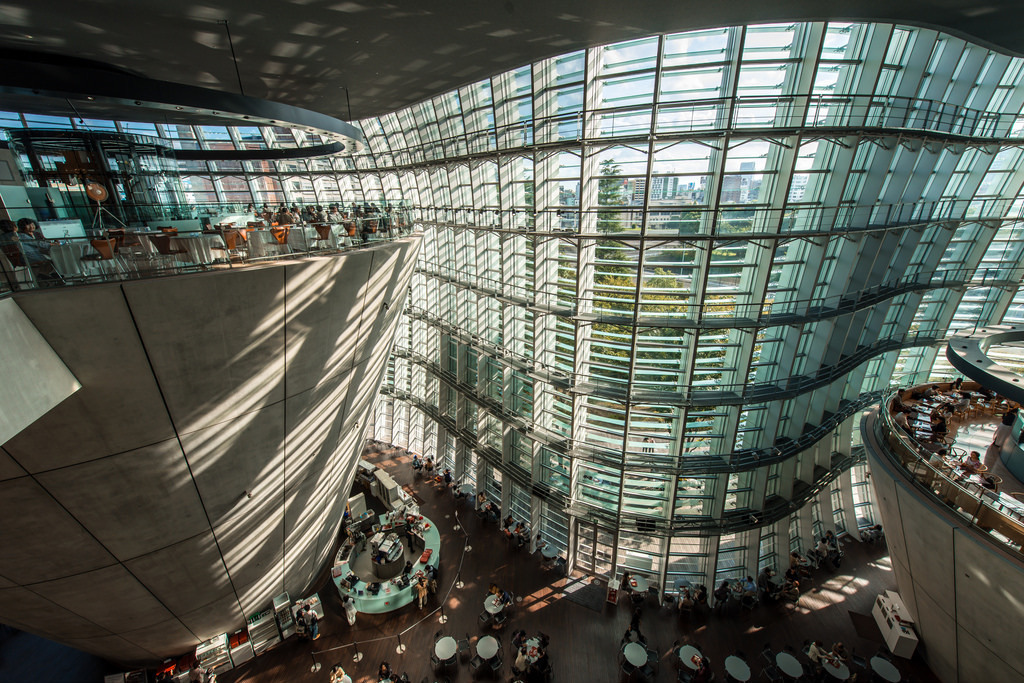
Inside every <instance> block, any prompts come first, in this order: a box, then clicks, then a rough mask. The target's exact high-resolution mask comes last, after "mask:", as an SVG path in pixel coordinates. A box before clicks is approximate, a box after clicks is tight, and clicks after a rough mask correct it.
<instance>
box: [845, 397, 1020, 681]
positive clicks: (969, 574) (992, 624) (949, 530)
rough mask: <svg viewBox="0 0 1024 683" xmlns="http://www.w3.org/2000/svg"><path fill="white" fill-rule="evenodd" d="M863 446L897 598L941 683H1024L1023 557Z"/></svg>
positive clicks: (868, 422) (869, 421)
mask: <svg viewBox="0 0 1024 683" xmlns="http://www.w3.org/2000/svg"><path fill="white" fill-rule="evenodd" d="M873 423H874V419H873V418H871V417H867V418H865V420H864V421H863V422H862V429H863V435H864V444H865V446H866V448H867V453H868V462H869V464H870V467H871V480H872V482H873V484H874V491H875V496H876V501H877V503H878V507H879V510H880V512H881V515H882V525H883V526H884V527H885V535H886V539H887V541H888V544H889V554H890V556H891V557H892V566H893V571H894V572H895V574H896V582H897V584H898V585H899V590H900V595H901V596H902V597H903V600H904V602H905V603H906V605H907V607H908V608H909V609H910V611H911V612H912V613H913V615H914V616H915V618H916V621H917V623H916V627H915V628H916V630H917V635H918V637H919V638H920V639H921V643H920V646H919V647H920V648H922V649H921V650H920V651H921V652H922V654H923V655H924V657H925V659H926V660H927V661H928V664H929V666H930V667H931V668H932V671H934V672H935V674H936V675H937V676H938V677H939V678H940V679H941V680H942V681H943V682H944V683H987V682H991V681H1020V680H1024V649H1022V648H1021V647H1020V634H1021V633H1024V590H1022V589H1024V558H1022V557H1021V555H1020V554H1019V553H1015V552H1012V551H1010V550H1009V549H1006V548H1005V547H1004V546H1001V545H1000V544H998V543H996V542H993V541H992V540H990V538H988V537H987V534H985V533H984V532H982V531H980V530H978V529H974V528H971V527H969V526H968V525H967V523H966V520H964V519H963V518H962V517H960V516H959V515H958V514H957V513H956V512H954V511H952V510H951V509H949V508H947V507H946V506H945V505H943V504H942V503H941V502H940V501H938V500H937V499H936V498H934V497H931V496H928V494H926V493H924V492H922V491H919V490H917V489H916V488H914V486H913V484H912V483H911V481H910V478H909V475H908V474H906V473H905V472H903V471H902V469H900V468H899V467H897V466H896V465H895V464H893V463H892V462H891V461H890V460H888V459H887V458H886V457H885V456H884V455H883V456H880V455H879V454H878V452H877V451H878V448H879V445H878V442H877V440H876V439H875V438H874V435H873V434H871V433H870V430H871V429H873Z"/></svg>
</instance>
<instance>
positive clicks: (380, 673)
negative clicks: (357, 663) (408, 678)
mask: <svg viewBox="0 0 1024 683" xmlns="http://www.w3.org/2000/svg"><path fill="white" fill-rule="evenodd" d="M377 680H378V681H389V680H391V665H390V664H388V663H387V662H386V661H384V662H381V663H380V668H378V669H377Z"/></svg>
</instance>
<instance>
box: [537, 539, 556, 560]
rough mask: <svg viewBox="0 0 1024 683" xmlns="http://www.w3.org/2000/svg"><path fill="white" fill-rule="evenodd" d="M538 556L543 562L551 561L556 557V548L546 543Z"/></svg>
mask: <svg viewBox="0 0 1024 683" xmlns="http://www.w3.org/2000/svg"><path fill="white" fill-rule="evenodd" d="M540 554H541V557H543V558H544V559H545V560H553V559H555V558H556V557H558V548H556V547H555V546H553V545H551V544H550V543H548V544H547V545H546V546H544V547H543V548H541V549H540Z"/></svg>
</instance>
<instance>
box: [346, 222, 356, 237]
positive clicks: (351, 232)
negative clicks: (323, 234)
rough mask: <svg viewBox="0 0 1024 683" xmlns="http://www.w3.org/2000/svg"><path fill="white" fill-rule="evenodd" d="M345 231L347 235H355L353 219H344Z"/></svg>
mask: <svg viewBox="0 0 1024 683" xmlns="http://www.w3.org/2000/svg"><path fill="white" fill-rule="evenodd" d="M345 231H346V232H347V233H348V236H349V237H355V236H356V222H355V221H345Z"/></svg>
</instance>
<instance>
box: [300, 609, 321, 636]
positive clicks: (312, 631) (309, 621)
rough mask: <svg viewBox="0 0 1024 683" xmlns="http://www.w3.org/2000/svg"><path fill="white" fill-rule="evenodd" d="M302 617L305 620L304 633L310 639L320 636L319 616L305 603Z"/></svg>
mask: <svg viewBox="0 0 1024 683" xmlns="http://www.w3.org/2000/svg"><path fill="white" fill-rule="evenodd" d="M303 618H304V619H305V621H306V634H307V635H308V636H309V639H310V640H316V639H317V638H319V637H320V623H319V622H320V618H319V617H317V616H316V612H314V611H313V610H311V609H310V608H309V605H306V606H305V607H304V608H303Z"/></svg>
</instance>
